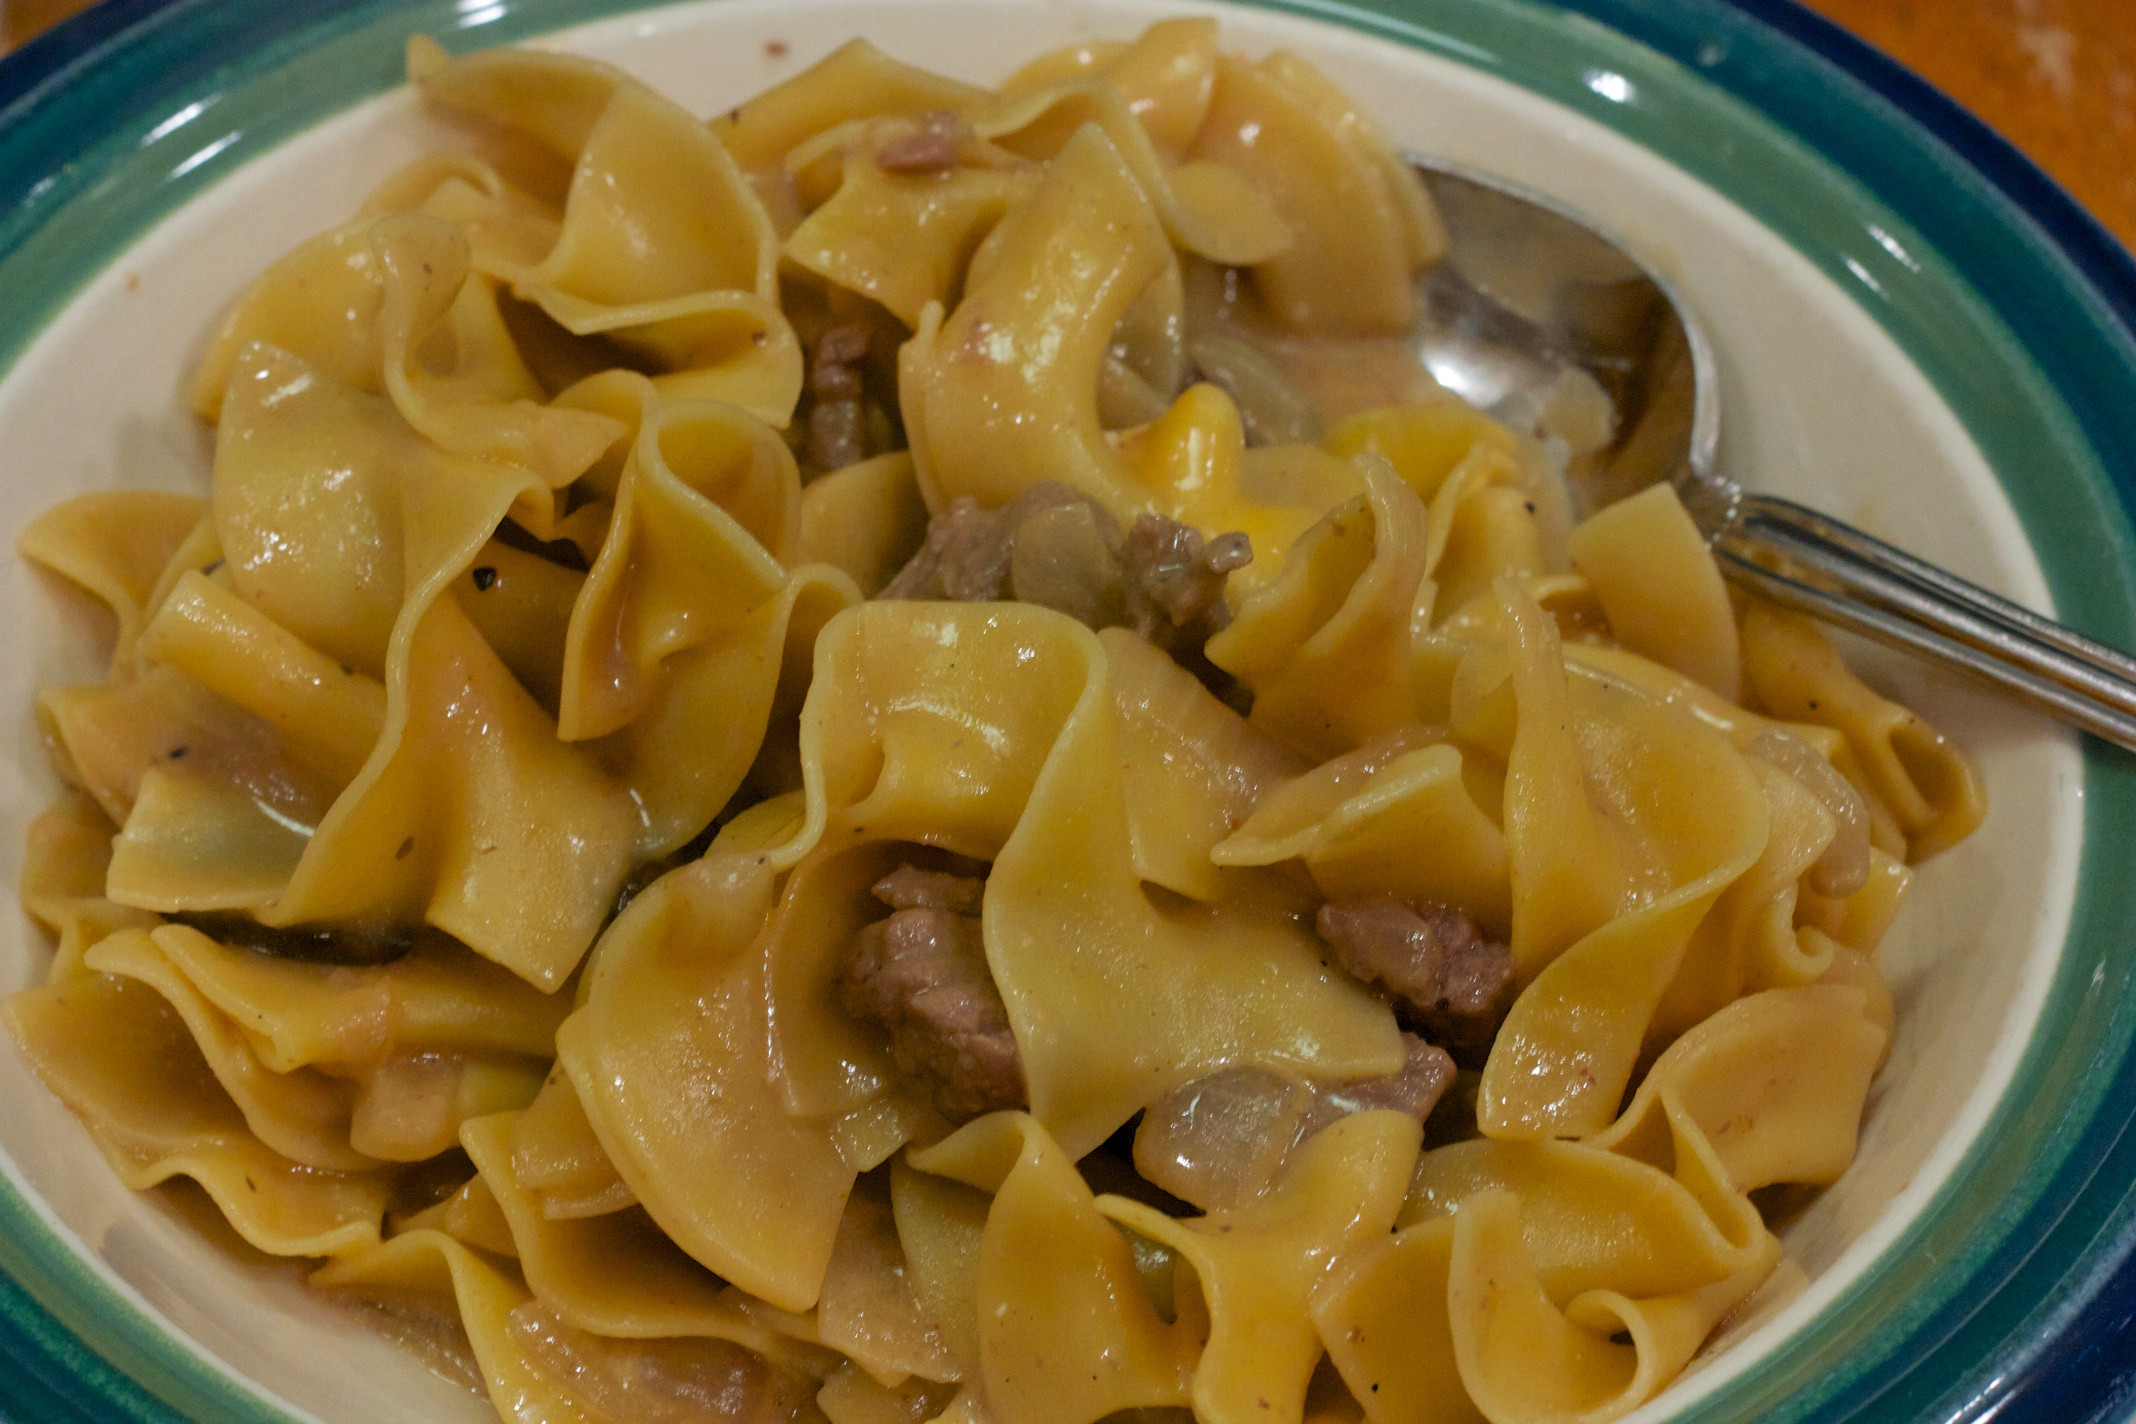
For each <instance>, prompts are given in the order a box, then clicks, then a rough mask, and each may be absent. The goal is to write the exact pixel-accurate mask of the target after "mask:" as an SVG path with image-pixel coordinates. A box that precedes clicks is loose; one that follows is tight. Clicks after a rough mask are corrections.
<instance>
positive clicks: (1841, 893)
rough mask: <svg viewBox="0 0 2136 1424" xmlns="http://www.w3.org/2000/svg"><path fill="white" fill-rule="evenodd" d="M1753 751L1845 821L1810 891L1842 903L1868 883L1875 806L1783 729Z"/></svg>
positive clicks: (1765, 735)
mask: <svg viewBox="0 0 2136 1424" xmlns="http://www.w3.org/2000/svg"><path fill="white" fill-rule="evenodd" d="M1749 751H1750V754H1751V755H1752V756H1754V757H1756V758H1758V759H1759V760H1760V761H1763V762H1768V763H1770V764H1771V765H1773V766H1776V767H1778V768H1780V770H1782V771H1784V772H1786V773H1787V774H1788V775H1789V776H1792V777H1794V778H1795V780H1797V781H1799V782H1801V783H1802V784H1803V786H1804V788H1805V789H1807V790H1808V791H1809V793H1810V794H1811V795H1812V796H1815V797H1816V798H1817V799H1818V801H1819V802H1821V803H1823V805H1824V808H1825V810H1827V811H1829V812H1831V813H1832V819H1833V820H1834V821H1836V822H1838V823H1839V829H1838V830H1837V831H1836V832H1834V833H1833V836H1832V843H1831V844H1830V845H1828V846H1826V847H1825V849H1824V854H1823V855H1820V856H1818V857H1817V862H1816V864H1814V865H1812V866H1811V867H1810V876H1809V879H1810V888H1811V889H1813V890H1815V891H1816V892H1817V893H1818V894H1820V895H1827V896H1830V897H1832V898H1833V899H1840V898H1843V897H1845V896H1848V895H1852V894H1853V893H1854V892H1855V891H1857V890H1859V889H1861V888H1862V886H1864V885H1866V884H1868V883H1869V807H1868V804H1867V803H1866V802H1864V801H1863V800H1862V794H1861V792H1859V791H1857V790H1855V789H1854V784H1853V783H1852V782H1850V781H1848V780H1847V778H1846V777H1844V776H1841V775H1840V774H1839V771H1838V769H1837V768H1836V767H1834V766H1833V765H1832V763H1831V762H1829V761H1827V760H1825V757H1824V754H1823V753H1822V752H1820V751H1818V750H1817V748H1815V747H1813V746H1811V745H1810V744H1809V743H1808V742H1806V741H1804V740H1802V738H1800V737H1798V736H1795V735H1794V734H1793V733H1791V732H1785V731H1782V730H1781V729H1780V728H1778V727H1768V728H1766V729H1765V730H1764V731H1761V732H1759V733H1758V735H1757V736H1756V737H1754V738H1752V739H1751V743H1750V748H1749Z"/></svg>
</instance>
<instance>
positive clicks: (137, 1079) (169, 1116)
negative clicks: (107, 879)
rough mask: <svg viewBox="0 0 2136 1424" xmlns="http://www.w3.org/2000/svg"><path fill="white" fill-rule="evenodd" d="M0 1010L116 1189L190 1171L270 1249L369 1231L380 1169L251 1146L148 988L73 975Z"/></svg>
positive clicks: (320, 1247)
mask: <svg viewBox="0 0 2136 1424" xmlns="http://www.w3.org/2000/svg"><path fill="white" fill-rule="evenodd" d="M128 933H138V931H129V932H128ZM5 1014H6V1017H7V1020H8V1026H9V1027H10V1028H11V1029H12V1030H13V1032H14V1035H15V1041H16V1042H17V1043H19V1044H20V1045H22V1048H23V1052H24V1055H25V1056H26V1057H28V1059H29V1060H30V1065H31V1067H32V1068H33V1069H35V1070H36V1072H37V1075H38V1078H39V1079H40V1080H41V1081H42V1082H43V1083H44V1084H45V1086H46V1087H48V1088H50V1089H51V1090H52V1092H53V1094H54V1095H55V1096H57V1097H58V1098H59V1099H60V1101H62V1102H64V1103H65V1104H66V1105H67V1106H68V1107H69V1108H71V1109H73V1111H74V1114H75V1116H76V1117H78V1118H79V1119H81V1121H82V1124H83V1126H84V1127H86V1128H88V1130H89V1135H90V1136H91V1137H92V1138H93V1139H95V1141H96V1144H97V1146H98V1147H99V1148H100V1149H102V1151H103V1153H104V1157H105V1159H106V1160H107V1161H109V1162H110V1163H111V1167H112V1170H113V1171H114V1172H116V1173H118V1175H119V1178H120V1180H122V1181H124V1182H125V1183H126V1185H127V1186H128V1187H130V1188H132V1189H133V1190H135V1191H144V1190H146V1189H147V1188H149V1187H152V1186H155V1185H156V1184H157V1183H159V1182H165V1181H168V1180H170V1179H171V1178H172V1177H178V1176H184V1177H190V1178H192V1179H193V1180H194V1181H196V1182H198V1183H199V1184H200V1185H201V1186H202V1187H203V1188H204V1189H205V1190H206V1191H207V1193H208V1195H209V1196H210V1197H212V1198H213V1199H214V1201H215V1204H216V1205H217V1206H218V1207H220V1208H221V1210H222V1213H223V1215H224V1216H225V1217H227V1218H228V1219H229V1222H230V1225H231V1226H232V1227H233V1228H234V1229H235V1230H236V1231H237V1233H238V1234H239V1235H240V1236H242V1237H244V1238H245V1240H246V1241H248V1242H250V1243H251V1244H252V1245H253V1246H256V1247H258V1248H259V1249H260V1250H262V1251H266V1252H269V1253H271V1254H274V1255H280V1256H323V1255H332V1254H335V1253H338V1252H343V1251H349V1250H354V1249H356V1248H358V1247H361V1246H363V1245H365V1244H366V1243H369V1242H375V1241H376V1240H377V1239H378V1231H379V1222H380V1219H381V1218H382V1217H383V1215H384V1213H385V1207H386V1196H387V1191H388V1187H389V1179H388V1178H387V1176H386V1175H385V1174H383V1173H375V1172H357V1173H342V1172H321V1171H317V1170H314V1169H311V1168H307V1167H303V1166H300V1165H298V1164H297V1163H295V1162H292V1161H291V1160H289V1159H288V1158H286V1157H283V1156H281V1155H280V1154H279V1153H276V1152H274V1151H272V1150H271V1149H269V1148H268V1147H266V1146H265V1145H264V1144H262V1143H261V1142H260V1140H259V1139H258V1138H256V1137H254V1136H253V1135H252V1132H251V1131H250V1129H249V1128H247V1127H246V1125H245V1119H244V1116H243V1114H242V1113H240V1112H239V1110H238V1107H237V1105H236V1104H235V1103H234V1102H232V1101H231V1100H230V1097H229V1095H228V1094H227V1093H225V1092H224V1091H223V1089H222V1087H221V1085H220V1084H219V1083H217V1081H216V1079H215V1075H214V1073H213V1072H212V1071H211V1070H210V1069H209V1067H208V1064H207V1061H206V1059H204V1058H202V1057H201V1055H200V1051H199V1050H198V1049H197V1048H196V1047H195V1046H194V1043H193V1036H192V1034H191V1033H190V1032H189V1031H188V1030H187V1028H186V1026H185V1023H184V1021H183V1020H182V1019H180V1018H179V1016H178V1014H177V1012H176V1011H175V1010H173V1009H172V1008H171V1007H170V1006H169V1004H167V1003H166V1002H165V1001H164V1000H163V998H162V997H161V996H160V995H158V994H157V993H156V991H155V990H154V989H151V988H149V987H148V986H147V985H145V984H141V983H138V982H136V981H134V980H131V979H123V978H117V977H114V976H111V975H107V974H93V973H92V974H82V975H78V976H76V977H73V978H70V979H69V980H68V981H67V982H65V983H63V984H54V985H48V986H46V987H43V988H38V989H26V990H23V991H22V992H20V993H18V994H15V995H14V996H13V997H11V998H10V999H9V1000H8V1002H7V1005H6V1009H5Z"/></svg>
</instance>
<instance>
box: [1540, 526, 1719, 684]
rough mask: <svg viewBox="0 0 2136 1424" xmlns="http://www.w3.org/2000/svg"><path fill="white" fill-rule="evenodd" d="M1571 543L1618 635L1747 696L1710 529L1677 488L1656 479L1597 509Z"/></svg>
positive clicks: (1577, 565)
mask: <svg viewBox="0 0 2136 1424" xmlns="http://www.w3.org/2000/svg"><path fill="white" fill-rule="evenodd" d="M1567 548H1568V550H1569V552H1570V553H1571V555H1572V562H1573V566H1574V567H1575V568H1577V569H1579V571H1580V572H1581V573H1583V574H1585V575H1586V576H1587V581H1588V583H1589V585H1590V586H1591V587H1592V588H1593V589H1594V591H1595V596H1596V598H1598V599H1599V600H1600V601H1601V604H1602V611H1603V612H1604V613H1605V614H1607V615H1608V617H1609V627H1610V632H1611V633H1612V634H1613V635H1614V636H1615V637H1616V639H1617V641H1618V642H1620V643H1622V644H1623V645H1624V646H1625V647H1627V648H1629V649H1631V650H1632V651H1633V652H1635V653H1639V654H1642V655H1643V656H1645V657H1649V658H1652V659H1653V660H1654V661H1655V662H1658V663H1660V664H1662V665H1663V666H1664V667H1669V668H1673V669H1675V670H1676V671H1677V672H1680V673H1682V674H1683V675H1684V676H1686V677H1689V678H1692V679H1694V680H1696V681H1698V682H1700V683H1703V684H1705V685H1706V686H1707V687H1710V688H1712V689H1713V690H1714V691H1715V692H1718V693H1719V694H1720V695H1721V696H1722V697H1724V698H1726V699H1727V700H1728V701H1730V702H1735V701H1739V700H1740V697H1741V693H1742V682H1743V666H1742V652H1741V648H1740V646H1739V644H1738V642H1737V638H1736V620H1735V610H1734V608H1733V607H1732V606H1731V605H1730V603H1729V601H1728V588H1727V586H1726V585H1725V584H1723V583H1722V582H1721V573H1720V569H1719V568H1718V567H1717V566H1716V565H1715V563H1714V561H1713V555H1712V554H1711V553H1710V552H1709V551H1708V550H1707V548H1706V537H1705V535H1704V534H1702V533H1700V532H1699V528H1698V526H1697V525H1696V524H1693V523H1692V522H1691V516H1690V515H1689V514H1687V513H1685V512H1684V506H1683V502H1682V501H1681V500H1679V499H1678V498H1677V497H1676V491H1675V490H1674V489H1672V488H1671V487H1670V486H1668V485H1666V484H1659V485H1654V486H1652V487H1651V488H1649V489H1646V490H1643V491H1641V492H1640V493H1638V494H1635V495H1633V496H1632V497H1631V498H1629V499H1622V500H1619V501H1617V502H1616V503H1615V504H1613V505H1610V506H1609V507H1608V508H1607V509H1603V510H1599V511H1597V512H1596V513H1595V514H1593V515H1592V516H1590V517H1589V518H1588V519H1587V521H1586V522H1585V523H1583V524H1581V525H1580V527H1579V528H1577V529H1575V530H1573V531H1572V535H1571V537H1570V539H1569V540H1568V543H1567Z"/></svg>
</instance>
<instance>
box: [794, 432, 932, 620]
mask: <svg viewBox="0 0 2136 1424" xmlns="http://www.w3.org/2000/svg"><path fill="white" fill-rule="evenodd" d="M926 537H927V502H926V501H925V500H923V499H921V498H920V485H919V479H918V476H917V475H916V473H915V472H914V470H913V466H912V455H911V452H909V451H905V450H899V451H896V452H894V453H892V454H888V455H877V456H876V457H874V458H873V459H870V460H862V461H861V462H860V463H858V464H855V465H848V466H846V467H845V468H844V469H842V470H834V471H832V472H831V473H830V474H827V475H822V476H819V477H818V478H816V479H813V480H811V481H809V482H808V484H807V485H805V486H803V487H802V490H801V533H800V537H799V541H798V543H797V544H796V546H795V554H796V557H797V558H798V559H800V560H801V561H802V562H804V563H811V564H829V565H831V566H832V567H833V568H835V569H837V570H839V571H840V572H842V573H843V574H845V576H846V577H847V578H850V579H851V580H853V582H854V584H855V585H856V586H858V587H859V589H860V592H861V596H862V597H864V598H873V597H875V595H876V594H878V593H880V592H882V589H883V585H885V584H887V583H889V582H890V580H891V579H893V578H895V577H896V576H897V571H898V570H899V569H901V568H903V567H904V566H905V562H906V560H908V559H910V558H911V557H912V556H913V555H914V554H915V553H917V552H918V551H919V548H920V544H921V542H922V541H923V540H925V538H926Z"/></svg>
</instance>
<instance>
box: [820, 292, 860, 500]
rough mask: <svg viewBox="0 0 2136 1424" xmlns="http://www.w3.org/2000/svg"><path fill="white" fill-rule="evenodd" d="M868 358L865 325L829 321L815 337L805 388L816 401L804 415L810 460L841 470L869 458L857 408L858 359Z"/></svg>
mask: <svg viewBox="0 0 2136 1424" xmlns="http://www.w3.org/2000/svg"><path fill="white" fill-rule="evenodd" d="M867 359H868V329H867V328H866V327H865V326H861V325H858V324H850V325H846V326H834V327H832V328H831V329H830V330H828V331H826V332H824V333H823V335H822V336H820V337H818V338H817V340H816V351H815V355H814V357H813V359H812V360H811V362H810V366H809V390H810V391H811V392H812V393H813V394H814V395H815V397H816V403H815V405H814V407H813V408H812V409H810V411H809V414H808V453H809V461H810V463H812V464H814V465H816V466H818V467H819V468H821V469H824V470H827V471H828V470H842V469H844V468H845V467H846V466H848V465H855V464H858V463H860V462H861V461H862V460H865V459H866V458H867V457H868V441H867V417H866V414H865V412H863V410H862V409H861V404H860V396H861V378H860V365H861V362H863V361H865V360H867Z"/></svg>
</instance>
